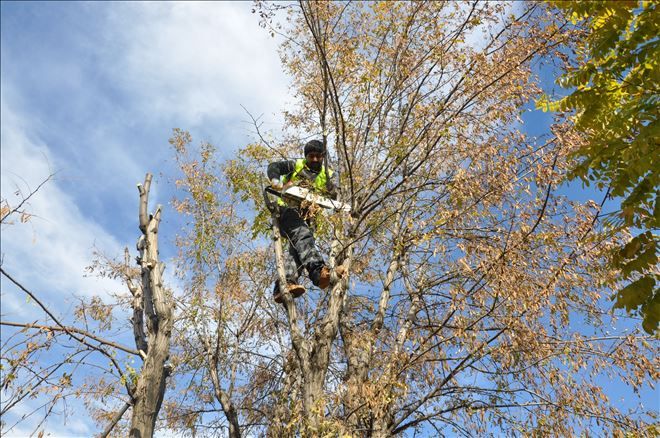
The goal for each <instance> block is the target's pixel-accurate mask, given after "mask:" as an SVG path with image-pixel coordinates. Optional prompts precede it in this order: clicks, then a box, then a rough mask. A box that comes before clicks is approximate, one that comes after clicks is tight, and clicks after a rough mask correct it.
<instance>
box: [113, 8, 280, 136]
mask: <svg viewBox="0 0 660 438" xmlns="http://www.w3.org/2000/svg"><path fill="white" fill-rule="evenodd" d="M105 24H106V26H107V27H108V28H113V29H121V31H120V32H117V36H118V39H117V40H116V41H115V42H114V43H113V44H109V45H108V46H107V48H108V50H109V51H110V52H109V53H108V56H111V57H113V58H115V59H117V63H116V64H114V65H113V66H112V67H111V70H112V71H113V76H115V77H117V78H118V79H119V80H120V81H121V85H122V86H123V87H125V89H126V91H127V92H128V93H129V94H131V95H135V96H136V101H137V102H139V103H140V105H141V106H142V111H144V113H145V115H147V117H153V116H155V115H157V116H159V117H171V118H173V119H178V120H180V122H181V123H182V124H183V125H191V124H192V125H197V124H201V123H203V122H204V121H212V120H217V119H219V118H234V117H236V116H237V115H238V116H240V115H241V114H242V113H243V110H242V109H241V107H240V105H244V106H246V107H248V108H251V109H252V110H254V111H255V112H260V113H273V114H275V113H278V112H279V110H280V109H281V106H282V104H283V102H284V101H285V100H286V95H287V86H288V81H287V79H286V77H285V76H284V74H283V73H282V70H281V68H280V63H279V57H278V55H277V43H276V41H275V40H274V39H272V38H270V37H269V36H268V34H267V32H265V31H264V30H263V29H261V28H260V27H259V25H258V19H257V16H255V15H253V14H251V13H250V10H249V5H247V4H245V3H231V2H229V3H225V2H219V3H206V2H201V3H200V2H181V3H168V2H164V3H149V2H147V3H134V4H130V5H129V4H127V5H123V7H121V8H118V9H113V10H112V14H110V15H109V16H108V20H107V21H106V23H105ZM149 115H151V116H149Z"/></svg>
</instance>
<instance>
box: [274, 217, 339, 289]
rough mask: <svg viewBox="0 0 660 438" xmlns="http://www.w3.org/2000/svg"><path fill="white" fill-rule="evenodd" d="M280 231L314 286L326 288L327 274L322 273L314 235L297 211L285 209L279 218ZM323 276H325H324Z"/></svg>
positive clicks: (322, 264) (323, 263) (320, 259)
mask: <svg viewBox="0 0 660 438" xmlns="http://www.w3.org/2000/svg"><path fill="white" fill-rule="evenodd" d="M280 229H281V231H282V234H284V235H285V236H286V238H287V239H288V240H289V245H290V247H293V248H292V253H295V254H297V260H298V261H299V262H300V265H301V266H304V267H305V268H306V269H307V272H308V273H309V278H310V280H312V283H314V285H316V286H321V287H327V280H326V279H325V277H328V278H329V273H327V272H326V273H324V272H323V269H324V268H325V262H324V261H323V257H322V256H321V254H320V253H319V251H318V249H317V248H316V241H315V240H314V235H313V234H312V231H311V230H310V229H309V225H307V223H306V222H305V221H304V220H303V219H302V218H301V217H300V214H299V213H298V211H297V210H295V209H293V208H285V209H284V210H283V211H282V215H281V217H280ZM325 269H326V271H327V268H325ZM324 274H325V276H324Z"/></svg>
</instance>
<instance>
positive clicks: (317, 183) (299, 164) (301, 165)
mask: <svg viewBox="0 0 660 438" xmlns="http://www.w3.org/2000/svg"><path fill="white" fill-rule="evenodd" d="M306 166H307V160H305V159H304V158H299V159H297V160H296V165H295V167H294V170H293V172H292V173H291V176H288V175H285V176H284V180H283V181H282V183H283V184H286V183H288V182H294V183H295V182H298V181H300V176H299V175H300V172H302V171H303V169H305V167H306ZM331 177H332V170H330V169H327V170H326V168H325V166H321V171H320V172H319V174H318V175H316V178H314V181H313V187H314V190H315V191H318V192H324V191H325V190H326V186H327V183H328V178H331ZM277 203H278V204H280V205H282V206H287V203H286V202H284V200H282V198H280V199H278V200H277Z"/></svg>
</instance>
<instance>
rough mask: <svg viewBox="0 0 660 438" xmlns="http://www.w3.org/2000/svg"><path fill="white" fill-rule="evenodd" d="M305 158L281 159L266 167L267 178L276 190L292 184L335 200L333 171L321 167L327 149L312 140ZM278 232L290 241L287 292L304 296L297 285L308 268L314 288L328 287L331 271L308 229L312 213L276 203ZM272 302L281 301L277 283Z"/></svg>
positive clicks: (300, 206) (301, 206) (303, 207)
mask: <svg viewBox="0 0 660 438" xmlns="http://www.w3.org/2000/svg"><path fill="white" fill-rule="evenodd" d="M304 153H305V158H300V159H298V160H295V161H293V160H284V161H278V162H275V163H271V164H270V165H268V171H267V174H268V179H270V183H271V186H272V187H273V188H274V189H276V190H280V191H282V190H284V189H286V188H288V187H290V186H291V185H301V186H305V187H308V188H310V189H312V190H313V191H315V192H317V193H319V194H322V195H324V196H328V197H330V198H332V199H335V198H336V197H337V190H336V187H337V186H336V184H335V182H333V181H332V180H331V178H332V171H331V170H330V169H326V167H325V166H324V165H323V160H324V158H325V154H326V149H325V145H324V144H323V143H322V142H321V141H319V140H311V141H309V142H308V143H307V144H306V145H305V149H304ZM278 203H279V205H280V231H281V232H282V235H284V236H285V237H286V238H287V239H288V241H289V251H288V256H286V257H285V261H284V265H285V270H286V280H287V287H288V288H289V292H290V293H291V294H292V295H293V296H294V297H299V296H300V295H302V294H303V293H305V288H304V287H303V286H301V285H299V284H298V278H299V277H300V274H301V272H302V269H303V268H305V269H307V273H308V274H309V279H310V280H311V281H312V283H313V284H314V285H315V286H318V287H319V288H321V289H325V288H327V287H328V285H329V284H330V270H329V268H328V267H327V266H326V264H325V262H324V260H323V256H321V254H320V253H319V250H318V249H317V248H316V242H315V240H314V234H313V233H312V230H311V229H310V227H311V224H312V222H311V221H312V220H313V216H314V212H313V211H311V210H310V207H309V206H306V205H305V204H304V203H303V204H301V203H294V202H292V201H286V202H285V201H284V200H282V199H280V200H279V202H278ZM273 296H274V298H275V302H277V303H281V302H282V301H283V297H282V294H281V292H280V288H279V280H276V281H275V288H274V290H273Z"/></svg>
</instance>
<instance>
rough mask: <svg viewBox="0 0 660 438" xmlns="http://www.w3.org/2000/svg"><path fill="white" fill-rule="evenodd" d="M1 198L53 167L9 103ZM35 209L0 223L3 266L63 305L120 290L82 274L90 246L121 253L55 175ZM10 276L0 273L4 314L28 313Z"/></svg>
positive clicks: (15, 194)
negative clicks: (12, 287) (25, 218)
mask: <svg viewBox="0 0 660 438" xmlns="http://www.w3.org/2000/svg"><path fill="white" fill-rule="evenodd" d="M1 110H2V130H1V142H2V151H1V166H0V169H1V171H0V175H1V188H2V190H1V191H2V198H3V199H6V200H7V201H8V202H9V204H10V206H16V205H18V203H19V202H21V200H22V199H23V197H24V196H27V195H28V194H29V193H30V191H33V190H35V189H36V188H37V186H38V185H39V184H40V183H41V182H42V181H44V180H45V179H46V178H47V177H48V176H49V174H50V173H51V172H52V170H51V169H52V167H51V166H50V164H49V163H52V161H53V157H52V152H51V150H50V149H49V148H48V146H47V145H46V144H45V143H44V142H43V141H41V140H39V139H38V138H30V137H29V136H28V133H27V132H28V131H27V129H28V126H27V125H26V123H25V122H24V120H22V119H21V118H20V117H19V116H18V115H17V114H16V113H15V112H13V111H12V110H11V109H10V108H9V107H8V105H6V103H5V100H4V96H3V99H2V103H1ZM25 210H26V211H27V212H28V213H30V214H31V215H33V217H32V218H31V219H30V220H29V221H28V222H26V223H21V222H20V221H19V222H16V223H15V224H14V225H4V226H3V228H2V235H1V241H2V255H3V263H2V266H3V269H5V271H7V272H8V273H9V274H10V275H12V276H14V278H16V279H17V280H18V281H20V282H22V283H23V284H24V286H26V287H27V288H28V289H30V290H32V291H33V292H35V293H37V294H38V295H40V296H41V297H42V298H44V300H45V301H46V302H47V303H50V304H52V305H54V306H55V308H57V309H59V310H62V309H63V307H62V305H63V304H64V298H65V297H68V296H71V294H76V295H84V296H90V295H92V294H99V295H101V296H104V295H105V294H107V292H111V291H118V290H121V287H122V286H121V284H120V283H119V282H117V281H111V280H101V279H97V278H85V277H83V274H84V268H85V266H87V265H89V264H90V261H91V254H92V249H93V247H94V246H96V247H97V248H99V249H101V250H103V251H105V252H107V253H108V254H110V255H113V254H120V251H121V245H120V244H119V242H117V241H116V239H115V238H114V237H112V236H111V235H110V234H109V233H108V232H106V231H105V230H104V229H103V228H101V227H100V226H99V225H98V224H96V223H94V222H93V221H91V220H89V219H88V218H87V217H86V215H85V214H84V212H82V211H81V210H80V208H79V207H78V205H76V202H75V200H74V199H72V198H71V196H69V195H67V194H66V193H64V191H63V190H62V189H61V188H60V184H59V182H58V180H57V176H56V177H55V179H54V180H51V181H49V182H47V183H46V184H45V185H44V186H43V187H42V188H41V189H40V190H39V191H38V192H37V193H36V194H35V195H34V196H33V197H32V198H30V200H29V202H28V204H27V205H26V206H25ZM8 283H9V281H8V280H7V279H5V278H3V279H2V284H3V297H2V298H3V309H2V313H3V316H4V317H5V318H7V319H12V318H11V314H12V313H13V312H18V313H19V315H17V316H26V315H27V314H29V313H30V312H32V310H31V309H30V308H26V306H25V305H24V303H25V299H24V298H25V297H24V296H21V294H18V293H16V294H14V293H12V294H9V293H7V290H8V287H7V286H8Z"/></svg>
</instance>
